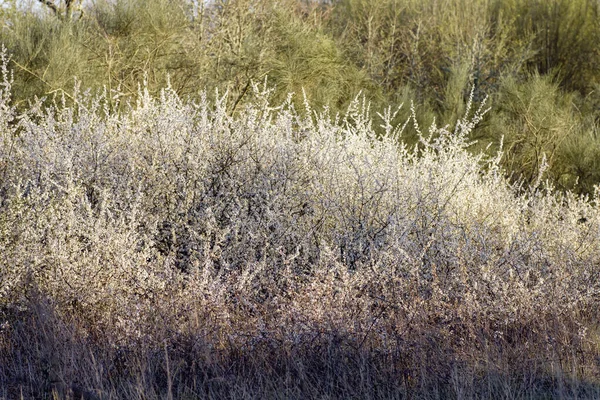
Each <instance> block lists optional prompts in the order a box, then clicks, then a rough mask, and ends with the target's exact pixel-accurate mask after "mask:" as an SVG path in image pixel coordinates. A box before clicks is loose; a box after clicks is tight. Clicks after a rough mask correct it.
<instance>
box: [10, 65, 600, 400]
mask: <svg viewBox="0 0 600 400" xmlns="http://www.w3.org/2000/svg"><path fill="white" fill-rule="evenodd" d="M4 75H5V76H4V78H5V79H4V84H3V86H2V92H1V95H0V101H1V102H0V122H1V123H0V127H1V131H0V133H1V135H2V136H1V138H2V139H1V140H0V166H1V168H2V169H1V170H0V173H2V177H3V178H2V180H0V195H1V196H2V197H1V199H0V207H1V212H0V246H2V249H3V251H2V253H1V256H0V257H1V258H0V260H1V261H0V262H1V263H2V265H1V268H0V271H1V273H0V293H1V297H0V318H1V322H0V326H1V329H2V336H1V337H0V387H2V388H3V389H2V392H0V396H4V397H5V398H14V397H16V396H19V393H22V394H21V396H23V397H40V396H44V395H46V396H47V395H48V393H49V392H50V391H51V390H53V391H54V392H55V393H56V394H65V393H67V391H70V392H72V393H82V392H83V391H84V390H85V391H87V392H88V393H91V392H92V391H94V392H95V394H96V395H98V396H101V397H103V398H142V397H143V398H162V397H165V396H167V397H173V398H175V397H177V398H185V397H186V396H187V397H192V398H198V397H203V398H204V397H206V398H225V397H226V398H265V397H273V398H275V397H277V398H280V397H285V398H307V397H309V398H315V397H329V398H348V397H350V398H352V397H356V398H366V397H381V398H398V397H402V398H404V397H432V396H438V397H444V398H448V397H452V398H466V397H477V398H495V397H499V393H506V392H503V390H504V391H506V390H511V391H514V392H517V391H519V393H523V396H524V397H533V396H538V395H544V396H552V397H554V396H556V397H559V396H565V397H566V396H572V397H577V396H583V397H585V396H591V397H593V396H597V395H598V394H599V393H600V389H599V387H598V378H599V377H600V370H599V365H598V364H597V363H596V361H595V360H596V358H597V357H598V355H599V354H598V348H599V347H598V344H599V342H598V340H599V337H598V331H597V325H596V323H597V321H598V317H599V315H598V310H599V309H600V308H599V306H600V304H598V299H599V298H600V297H599V296H598V294H599V289H600V281H599V280H598V274H597V264H598V262H599V259H600V243H599V242H598V239H597V235H596V234H595V232H597V231H598V229H600V213H599V208H598V201H599V200H600V199H599V198H598V197H594V198H593V199H591V200H587V199H585V198H579V197H577V196H574V195H572V194H567V195H559V194H555V193H553V192H551V191H549V190H544V189H536V187H532V188H531V189H530V190H526V191H525V192H522V191H519V190H518V188H516V187H514V186H512V185H511V184H509V182H508V181H507V180H506V179H505V178H504V177H503V171H502V169H501V167H500V161H499V159H498V158H489V157H486V156H484V155H481V154H479V155H473V154H471V153H470V152H469V151H468V149H469V147H470V142H469V138H468V136H469V134H470V132H471V131H472V129H473V127H474V125H475V124H476V123H478V121H479V120H480V119H481V118H482V115H483V110H479V111H478V112H476V113H475V114H474V115H472V116H471V117H469V118H467V117H465V118H462V119H460V120H459V122H458V123H457V125H456V128H455V129H454V130H453V131H448V130H447V129H443V128H437V127H435V126H432V127H431V130H430V131H429V132H428V133H425V134H422V135H421V136H420V144H419V145H418V147H417V148H416V149H414V150H413V148H408V147H406V146H404V145H398V138H399V137H401V133H402V127H401V126H399V127H395V126H394V125H393V124H392V123H391V121H392V120H393V118H392V117H394V114H393V113H392V112H391V111H388V112H385V113H383V114H382V116H383V123H382V125H383V128H382V129H383V131H384V134H383V135H377V134H376V133H375V132H374V130H373V128H372V124H373V120H372V118H371V116H370V115H369V106H368V103H367V102H366V101H364V100H363V101H361V100H360V98H358V99H356V100H355V101H353V102H351V104H350V106H349V108H348V112H347V113H346V114H345V116H343V117H341V118H331V117H330V116H329V115H328V114H327V112H324V113H316V112H314V111H312V110H311V108H310V106H308V105H307V106H306V109H305V110H304V112H302V113H299V112H297V111H296V110H295V106H294V105H293V103H292V102H291V101H286V102H283V103H281V104H279V105H277V106H274V105H271V104H270V102H269V98H270V96H271V95H272V94H273V93H272V91H271V90H269V89H268V88H265V87H258V86H256V85H255V86H253V87H252V93H253V96H252V98H254V101H253V102H251V103H248V104H247V105H246V106H244V107H241V108H240V109H239V114H238V115H235V116H231V115H230V114H229V113H228V105H227V101H228V99H227V98H226V97H217V98H216V100H215V101H214V102H211V101H209V100H208V99H207V96H203V97H201V100H200V101H199V102H197V103H194V102H187V101H183V100H182V99H181V98H180V97H179V96H178V95H177V94H176V93H175V91H174V90H173V89H172V88H166V89H164V90H162V91H161V93H160V95H159V96H158V97H153V96H152V95H151V94H150V92H149V90H147V89H145V88H142V91H141V92H140V93H139V94H138V97H137V100H136V102H134V103H130V104H129V105H124V106H123V107H124V108H122V111H121V112H113V111H111V107H110V101H111V99H109V98H107V96H106V95H99V96H90V95H89V94H81V93H78V92H75V93H73V94H72V95H71V96H72V98H73V99H74V101H73V104H74V105H73V106H69V105H66V104H63V102H62V101H61V99H60V98H59V99H57V100H56V101H55V102H54V103H53V104H52V105H49V106H44V105H43V104H40V103H39V102H38V103H33V104H32V105H31V107H30V108H28V109H27V110H26V111H25V112H23V113H19V112H18V111H17V110H15V109H14V107H13V106H11V104H10V101H9V98H10V95H9V93H10V80H9V79H8V72H7V71H6V70H5V74H4ZM64 103H66V100H65V101H64ZM307 104H308V103H307ZM119 109H120V108H119ZM465 110H466V113H467V114H468V113H469V111H470V106H469V105H467V107H466V108H465ZM409 122H410V123H411V124H414V113H413V118H412V121H409ZM414 129H416V130H420V129H419V128H418V126H415V127H414ZM357 377H358V378H360V379H357ZM514 392H511V393H514ZM65 395H66V394H65ZM87 396H88V397H90V396H92V394H88V395H87ZM90 398H92V397H90Z"/></svg>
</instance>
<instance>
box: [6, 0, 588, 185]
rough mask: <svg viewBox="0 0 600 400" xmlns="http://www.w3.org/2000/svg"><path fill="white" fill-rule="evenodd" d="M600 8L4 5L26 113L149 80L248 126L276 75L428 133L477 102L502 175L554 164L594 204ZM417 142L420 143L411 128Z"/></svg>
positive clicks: (126, 2)
mask: <svg viewBox="0 0 600 400" xmlns="http://www.w3.org/2000/svg"><path fill="white" fill-rule="evenodd" d="M36 5H37V6H36ZM598 7H599V5H598V2H597V1H594V0H574V1H572V0H551V1H546V0H533V1H532V0H508V1H501V0H461V1H454V0H441V1H440V0H426V1H421V0H377V1H371V0H335V1H327V2H323V1H311V0H284V1H274V0H256V1H255V0H252V1H250V0H218V1H208V2H204V1H191V0H169V1H167V0H144V1H142V0H94V1H90V2H87V3H86V2H84V3H83V4H82V5H81V7H80V9H77V10H71V11H70V13H71V14H72V17H71V18H70V19H66V18H60V13H59V15H58V16H57V14H56V13H54V12H52V11H51V10H49V9H48V8H47V7H44V6H42V5H41V4H39V2H38V1H32V0H31V1H29V2H25V1H16V0H5V1H4V2H3V7H2V8H1V9H0V13H1V14H0V18H1V23H2V29H1V31H0V41H1V42H3V43H4V44H5V45H6V46H7V47H8V50H9V52H10V53H11V54H12V55H13V63H12V68H13V69H14V71H15V85H14V96H15V99H16V100H17V103H18V104H19V103H26V102H27V100H28V99H30V98H31V96H33V95H37V96H40V97H42V96H43V97H46V98H51V97H52V96H53V95H54V94H57V93H64V92H66V93H70V92H71V91H72V89H73V86H74V84H75V80H74V78H75V77H77V79H78V81H79V82H81V85H82V87H84V88H95V89H99V88H100V89H101V88H106V89H107V90H108V91H109V92H111V91H112V90H116V89H118V92H119V95H120V96H125V97H130V96H132V95H133V94H134V93H135V92H136V91H137V87H138V84H139V82H140V81H142V80H144V79H145V80H146V81H147V83H148V88H149V90H150V91H151V92H152V93H156V91H157V90H158V89H159V88H161V87H163V86H164V85H165V84H166V81H167V79H170V82H171V85H172V87H173V88H174V89H175V90H177V92H178V93H179V94H180V95H183V96H190V97H197V96H198V93H199V91H200V90H201V89H209V90H210V89H211V88H219V89H220V90H221V92H222V93H223V92H224V91H226V90H227V91H228V92H229V95H230V96H231V97H232V98H233V99H234V101H233V102H232V104H231V105H230V106H229V107H230V110H229V111H230V112H235V110H236V109H237V107H238V106H239V105H240V104H243V103H245V102H247V101H250V100H251V95H250V94H251V93H250V91H249V90H248V89H249V88H250V85H251V82H253V81H262V80H263V79H265V78H267V77H268V79H269V82H270V83H271V85H274V86H275V87H276V96H275V97H276V98H278V99H279V100H281V99H283V98H285V96H287V94H288V93H289V92H296V93H297V94H300V93H302V91H304V92H305V93H306V95H307V97H308V99H309V100H310V101H311V104H313V105H314V106H316V107H322V106H325V105H328V106H329V107H330V108H331V109H332V111H333V112H337V111H344V109H345V107H346V106H347V105H348V102H349V101H350V99H351V98H353V97H354V96H355V95H356V94H357V93H358V92H359V91H362V93H363V94H365V95H366V96H367V98H368V99H369V100H370V101H371V102H372V103H373V107H374V108H383V107H384V106H387V105H390V104H392V105H399V104H401V103H407V102H410V101H411V100H412V101H415V103H416V108H417V115H418V119H419V121H421V123H423V124H424V125H429V124H430V123H431V122H432V120H433V118H434V117H437V119H438V120H443V121H446V122H447V123H453V122H454V121H456V119H457V118H458V117H459V116H460V115H461V113H462V112H463V110H464V107H465V104H466V98H467V93H469V92H470V90H471V88H474V89H475V101H480V100H482V99H483V98H484V97H485V96H491V97H492V100H493V101H492V102H491V104H492V107H493V108H492V112H491V115H492V117H491V118H490V119H489V120H488V121H487V123H486V124H485V125H482V126H480V127H479V128H477V129H476V130H475V131H474V132H473V135H474V138H476V139H478V140H479V142H480V147H479V148H486V147H487V146H488V145H489V144H492V147H491V148H492V150H496V149H497V147H498V145H499V144H500V143H501V141H502V138H503V140H504V141H503V143H504V145H505V149H506V158H505V160H504V167H506V168H507V170H508V171H509V173H512V176H513V177H514V178H515V179H517V178H524V179H526V180H527V181H530V180H531V178H532V176H534V175H535V174H536V172H537V168H538V167H539V165H540V163H541V162H542V159H543V157H544V156H545V157H546V160H547V161H548V163H549V169H548V170H547V178H549V179H550V180H551V181H553V182H554V184H555V185H556V187H557V188H558V189H571V190H574V191H576V192H579V193H591V192H592V191H593V186H594V185H595V184H597V183H598V182H600V173H599V172H598V171H599V170H600V165H599V162H600V161H598V160H600V157H599V156H600V140H599V139H598V138H597V136H598V134H597V132H598V121H599V118H600V96H599V95H598V90H597V88H598V83H599V77H600V73H599V72H598V71H600V68H599V67H600V52H599V50H598V47H597V43H598V41H599V40H600V18H599V17H598V11H599V10H598ZM59 11H60V10H59ZM115 93H116V92H115ZM211 93H212V92H211ZM297 98H301V96H298V97H297ZM406 116H407V115H406V114H403V115H400V116H399V117H403V118H404V117H406ZM405 140H407V141H411V140H412V141H414V140H416V133H415V132H414V131H411V130H410V129H409V130H408V131H407V132H406V134H405Z"/></svg>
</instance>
